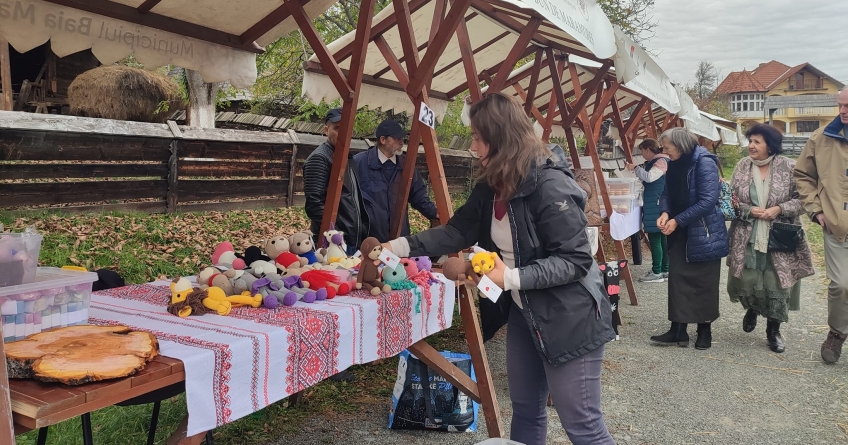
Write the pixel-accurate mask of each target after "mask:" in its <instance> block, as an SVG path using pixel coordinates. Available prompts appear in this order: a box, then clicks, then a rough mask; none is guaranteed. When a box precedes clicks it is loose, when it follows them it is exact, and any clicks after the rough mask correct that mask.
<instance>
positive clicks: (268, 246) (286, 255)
mask: <svg viewBox="0 0 848 445" xmlns="http://www.w3.org/2000/svg"><path fill="white" fill-rule="evenodd" d="M265 254H266V255H268V256H269V257H270V258H271V259H272V260H274V261H275V262H276V263H277V266H278V267H280V268H282V269H285V268H288V267H292V264H294V263H295V262H297V265H296V266H294V267H302V266H305V265H307V264H308V263H309V260H307V259H306V258H300V257H299V256H297V255H295V254H293V253H291V252H290V251H289V239H288V237H287V236H285V235H277V236H275V237H272V238H270V239H269V240H268V241H265ZM281 260H282V261H283V262H285V265H282V264H281V262H280V261H281Z"/></svg>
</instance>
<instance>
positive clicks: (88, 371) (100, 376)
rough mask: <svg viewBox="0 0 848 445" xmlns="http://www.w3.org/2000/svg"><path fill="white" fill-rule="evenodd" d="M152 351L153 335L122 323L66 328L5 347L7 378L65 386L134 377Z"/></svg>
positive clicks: (153, 354) (156, 346)
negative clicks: (120, 324) (26, 379)
mask: <svg viewBox="0 0 848 445" xmlns="http://www.w3.org/2000/svg"><path fill="white" fill-rule="evenodd" d="M157 355H159V342H158V341H157V340H156V337H155V336H154V335H153V334H150V333H148V332H140V331H130V329H129V328H128V327H126V326H89V325H83V326H68V327H66V328H60V329H55V330H51V331H45V332H41V333H38V334H34V335H31V336H29V337H27V338H26V339H24V340H21V341H17V342H13V343H9V344H7V345H6V364H7V367H8V371H9V378H18V379H25V378H34V379H36V380H41V381H43V382H62V383H64V384H66V385H81V384H83V383H89V382H96V381H99V380H106V379H116V378H120V377H126V376H129V375H133V374H135V373H136V372H138V371H140V370H141V369H142V368H144V365H145V364H147V362H149V361H150V360H152V359H153V358H154V357H156V356H157Z"/></svg>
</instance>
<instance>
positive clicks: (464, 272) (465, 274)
mask: <svg viewBox="0 0 848 445" xmlns="http://www.w3.org/2000/svg"><path fill="white" fill-rule="evenodd" d="M442 274H444V276H445V277H446V278H447V279H449V280H451V281H467V280H471V281H473V282H474V284H479V283H480V275H477V273H476V272H474V266H472V265H471V262H470V261H466V260H463V259H462V258H448V259H447V260H445V262H444V263H443V264H442Z"/></svg>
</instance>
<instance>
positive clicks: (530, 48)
mask: <svg viewBox="0 0 848 445" xmlns="http://www.w3.org/2000/svg"><path fill="white" fill-rule="evenodd" d="M534 51H536V48H534V47H533V46H528V47H527V49H526V50H525V51H524V53H523V54H522V55H521V57H520V58H524V57H527V56H529V55H530V54H533V52H534ZM501 65H503V61H501V62H499V63H496V64H495V65H494V66H492V67H489V68H485V69H483V70H482V71H481V74H480V75H479V76H478V77H477V79H478V81H480V82H482V81H485V80H486V79H485V77H484V76H483V74H482V73H495V72H497V71H498V69H500V67H501ZM434 75H435V74H434ZM489 75H491V74H489ZM527 75H528V76H529V75H530V74H529V73H527ZM522 78H523V77H522ZM517 79H518V78H515V79H513V80H515V81H517ZM467 89H468V85H467V84H466V83H461V84H459V86H457V87H455V88H454V89H452V90H450V91H447V92H446V93H445V94H446V95H447V96H448V97H456V95H457V94H459V93H461V92H463V91H465V90H467Z"/></svg>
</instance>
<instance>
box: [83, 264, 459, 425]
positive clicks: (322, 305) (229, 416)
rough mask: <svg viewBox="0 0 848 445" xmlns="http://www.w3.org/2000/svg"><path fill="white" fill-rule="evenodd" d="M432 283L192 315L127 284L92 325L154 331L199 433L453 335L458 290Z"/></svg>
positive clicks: (163, 293) (158, 294) (157, 287)
mask: <svg viewBox="0 0 848 445" xmlns="http://www.w3.org/2000/svg"><path fill="white" fill-rule="evenodd" d="M436 276H437V277H438V278H440V279H441V280H442V281H438V282H435V283H433V284H432V285H431V286H430V295H431V297H430V298H426V296H425V295H424V292H423V291H422V289H420V288H419V289H417V290H415V291H394V292H392V293H390V294H381V295H378V296H372V295H370V294H367V293H365V292H362V291H354V292H352V295H350V296H339V297H336V298H334V299H331V300H324V301H316V302H315V303H312V304H307V303H303V302H298V303H296V304H295V305H294V306H291V307H282V308H278V309H275V310H269V309H265V308H235V309H233V311H232V313H231V314H230V315H228V316H219V315H211V314H207V315H203V316H199V317H188V318H180V317H176V316H174V315H171V314H169V313H168V312H166V311H165V307H166V306H167V304H168V302H169V301H170V298H171V294H170V291H169V289H168V287H167V286H168V282H154V283H150V284H141V285H131V286H126V287H121V288H116V289H109V290H106V291H102V292H96V293H94V294H93V295H92V300H91V308H90V311H89V317H90V318H89V322H90V323H92V324H121V325H126V326H129V327H131V328H133V329H136V330H143V331H148V332H151V333H153V334H154V335H156V337H157V338H158V339H159V345H160V348H161V353H162V355H164V356H167V357H172V358H176V359H179V360H182V361H183V362H184V364H185V372H186V399H187V403H188V412H189V423H188V434H189V435H194V434H198V433H201V432H204V431H208V430H211V429H213V428H215V427H218V426H221V425H223V424H225V423H229V422H232V421H235V420H237V419H239V418H241V417H244V416H246V415H248V414H251V413H253V412H256V411H258V410H260V409H262V408H264V407H266V406H268V405H270V404H272V403H274V402H277V401H279V400H281V399H283V398H285V397H287V396H289V395H291V394H294V393H296V392H298V391H301V390H303V389H305V388H308V387H310V386H312V385H315V384H316V383H318V382H320V381H322V380H324V379H326V378H327V377H329V376H331V375H334V374H336V373H337V372H339V371H342V370H344V369H346V368H348V367H349V366H351V365H354V364H362V363H368V362H372V361H374V360H377V359H380V358H385V357H391V356H394V355H397V354H398V353H400V352H401V351H402V350H404V349H405V348H407V347H408V346H410V345H411V344H413V343H415V342H417V341H418V340H421V339H422V338H425V337H427V336H429V335H432V334H434V333H436V332H439V331H441V330H444V329H447V328H449V327H450V326H451V321H452V315H453V311H454V303H455V301H456V299H455V288H454V283H452V282H450V281H447V280H445V279H444V277H442V276H440V275H436ZM419 301H420V302H419ZM428 301H429V305H428V304H427V302H428Z"/></svg>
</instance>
